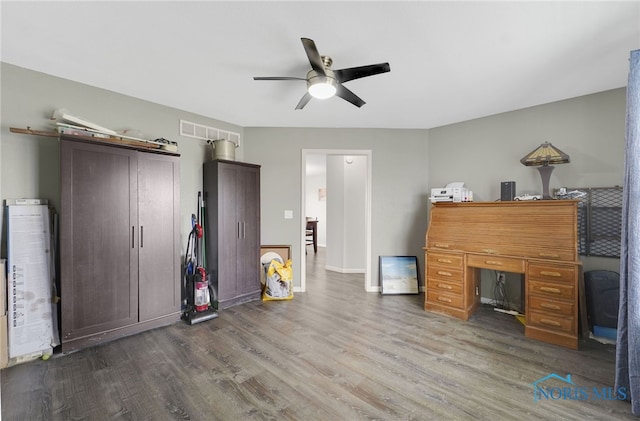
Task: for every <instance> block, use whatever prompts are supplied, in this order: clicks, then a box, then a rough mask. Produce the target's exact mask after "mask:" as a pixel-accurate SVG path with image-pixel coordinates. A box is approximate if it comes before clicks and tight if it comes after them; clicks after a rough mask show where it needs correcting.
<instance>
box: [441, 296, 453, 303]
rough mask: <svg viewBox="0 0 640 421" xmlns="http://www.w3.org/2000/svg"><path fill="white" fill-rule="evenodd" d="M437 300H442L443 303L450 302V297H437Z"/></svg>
mask: <svg viewBox="0 0 640 421" xmlns="http://www.w3.org/2000/svg"><path fill="white" fill-rule="evenodd" d="M438 301H443V302H445V303H450V302H451V298H446V297H438Z"/></svg>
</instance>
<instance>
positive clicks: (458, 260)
mask: <svg viewBox="0 0 640 421" xmlns="http://www.w3.org/2000/svg"><path fill="white" fill-rule="evenodd" d="M462 257H463V255H462V254H460V253H438V252H433V251H429V252H427V265H429V266H430V265H436V266H447V267H452V268H459V269H462Z"/></svg>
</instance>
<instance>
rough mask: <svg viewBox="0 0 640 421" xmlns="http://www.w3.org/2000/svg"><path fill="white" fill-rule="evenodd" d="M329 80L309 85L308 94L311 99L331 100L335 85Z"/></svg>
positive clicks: (334, 92)
mask: <svg viewBox="0 0 640 421" xmlns="http://www.w3.org/2000/svg"><path fill="white" fill-rule="evenodd" d="M330 80H331V79H327V81H326V82H318V83H314V84H311V85H309V88H308V89H309V93H310V94H311V96H312V97H314V98H317V99H327V98H331V97H332V96H334V95H335V94H336V86H335V84H333V83H331V82H330Z"/></svg>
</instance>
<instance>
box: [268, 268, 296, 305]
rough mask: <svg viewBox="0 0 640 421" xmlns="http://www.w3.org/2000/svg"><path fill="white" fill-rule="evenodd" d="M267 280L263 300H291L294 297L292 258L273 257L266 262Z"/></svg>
mask: <svg viewBox="0 0 640 421" xmlns="http://www.w3.org/2000/svg"><path fill="white" fill-rule="evenodd" d="M265 269H266V280H265V285H264V289H263V292H262V300H263V301H271V300H290V299H292V298H293V268H292V266H291V260H287V262H286V263H284V264H283V263H282V259H280V258H278V259H272V260H271V261H270V262H269V263H266V264H265Z"/></svg>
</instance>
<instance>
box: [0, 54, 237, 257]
mask: <svg viewBox="0 0 640 421" xmlns="http://www.w3.org/2000/svg"><path fill="white" fill-rule="evenodd" d="M1 72H2V73H1V82H2V102H1V105H2V127H1V128H0V129H1V132H0V133H1V136H0V143H1V144H0V159H1V164H2V165H1V169H0V199H1V200H2V204H3V205H4V200H5V199H8V198H9V199H13V198H44V199H49V200H50V203H51V204H52V205H53V206H54V208H55V209H56V210H57V211H58V212H60V163H59V157H60V154H59V145H58V140H57V139H55V138H49V137H39V136H29V135H23V134H14V133H10V131H9V128H10V127H18V128H26V127H27V126H30V127H31V128H32V129H37V130H46V131H53V129H54V128H55V125H54V122H51V121H50V120H49V119H50V118H51V116H52V114H53V111H54V110H55V109H56V108H65V109H67V110H68V111H69V112H70V113H71V114H74V115H77V116H81V117H83V118H85V119H86V120H89V121H92V122H94V123H97V124H99V125H101V126H103V127H107V128H110V129H113V130H120V129H137V130H139V131H141V132H142V133H144V134H145V135H147V137H148V138H150V139H157V138H160V137H163V138H165V139H169V140H173V141H176V142H178V144H179V153H180V154H181V156H180V189H181V192H180V195H181V202H182V204H181V209H180V211H181V215H182V220H181V233H182V244H181V247H182V248H184V247H186V241H187V236H188V234H189V231H190V230H191V220H190V219H191V214H192V213H196V206H197V194H198V191H201V190H202V163H203V162H204V161H205V160H208V159H210V156H211V154H210V149H209V146H208V145H207V144H206V143H205V142H203V141H201V140H198V139H193V138H188V137H182V136H180V135H179V134H178V133H179V120H180V119H184V120H188V121H191V122H194V123H199V124H204V125H207V126H212V127H216V128H220V129H224V130H229V131H233V132H237V133H240V134H241V135H242V132H243V129H242V128H241V127H238V126H235V125H231V124H228V123H224V122H221V121H217V120H213V119H209V118H205V117H202V116H199V115H195V114H191V113H187V112H184V111H180V110H177V109H174V108H169V107H165V106H162V105H158V104H154V103H151V102H148V101H142V100H139V99H136V98H132V97H128V96H125V95H120V94H117V93H115V92H111V91H106V90H103V89H98V88H95V87H91V86H87V85H83V84H80V83H77V82H72V81H69V80H65V79H60V78H57V77H53V76H49V75H45V74H43V73H39V72H34V71H31V70H27V69H23V68H20V67H16V66H13V65H10V64H6V63H2V67H1ZM242 153H243V150H242V147H240V148H239V149H238V150H237V154H238V156H239V157H240V158H241V157H242ZM2 212H3V210H0V215H2ZM5 242H6V241H5V235H4V232H3V235H2V247H3V249H2V255H3V256H5V255H6V251H5V250H4V247H6V246H5ZM183 252H184V251H183Z"/></svg>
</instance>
